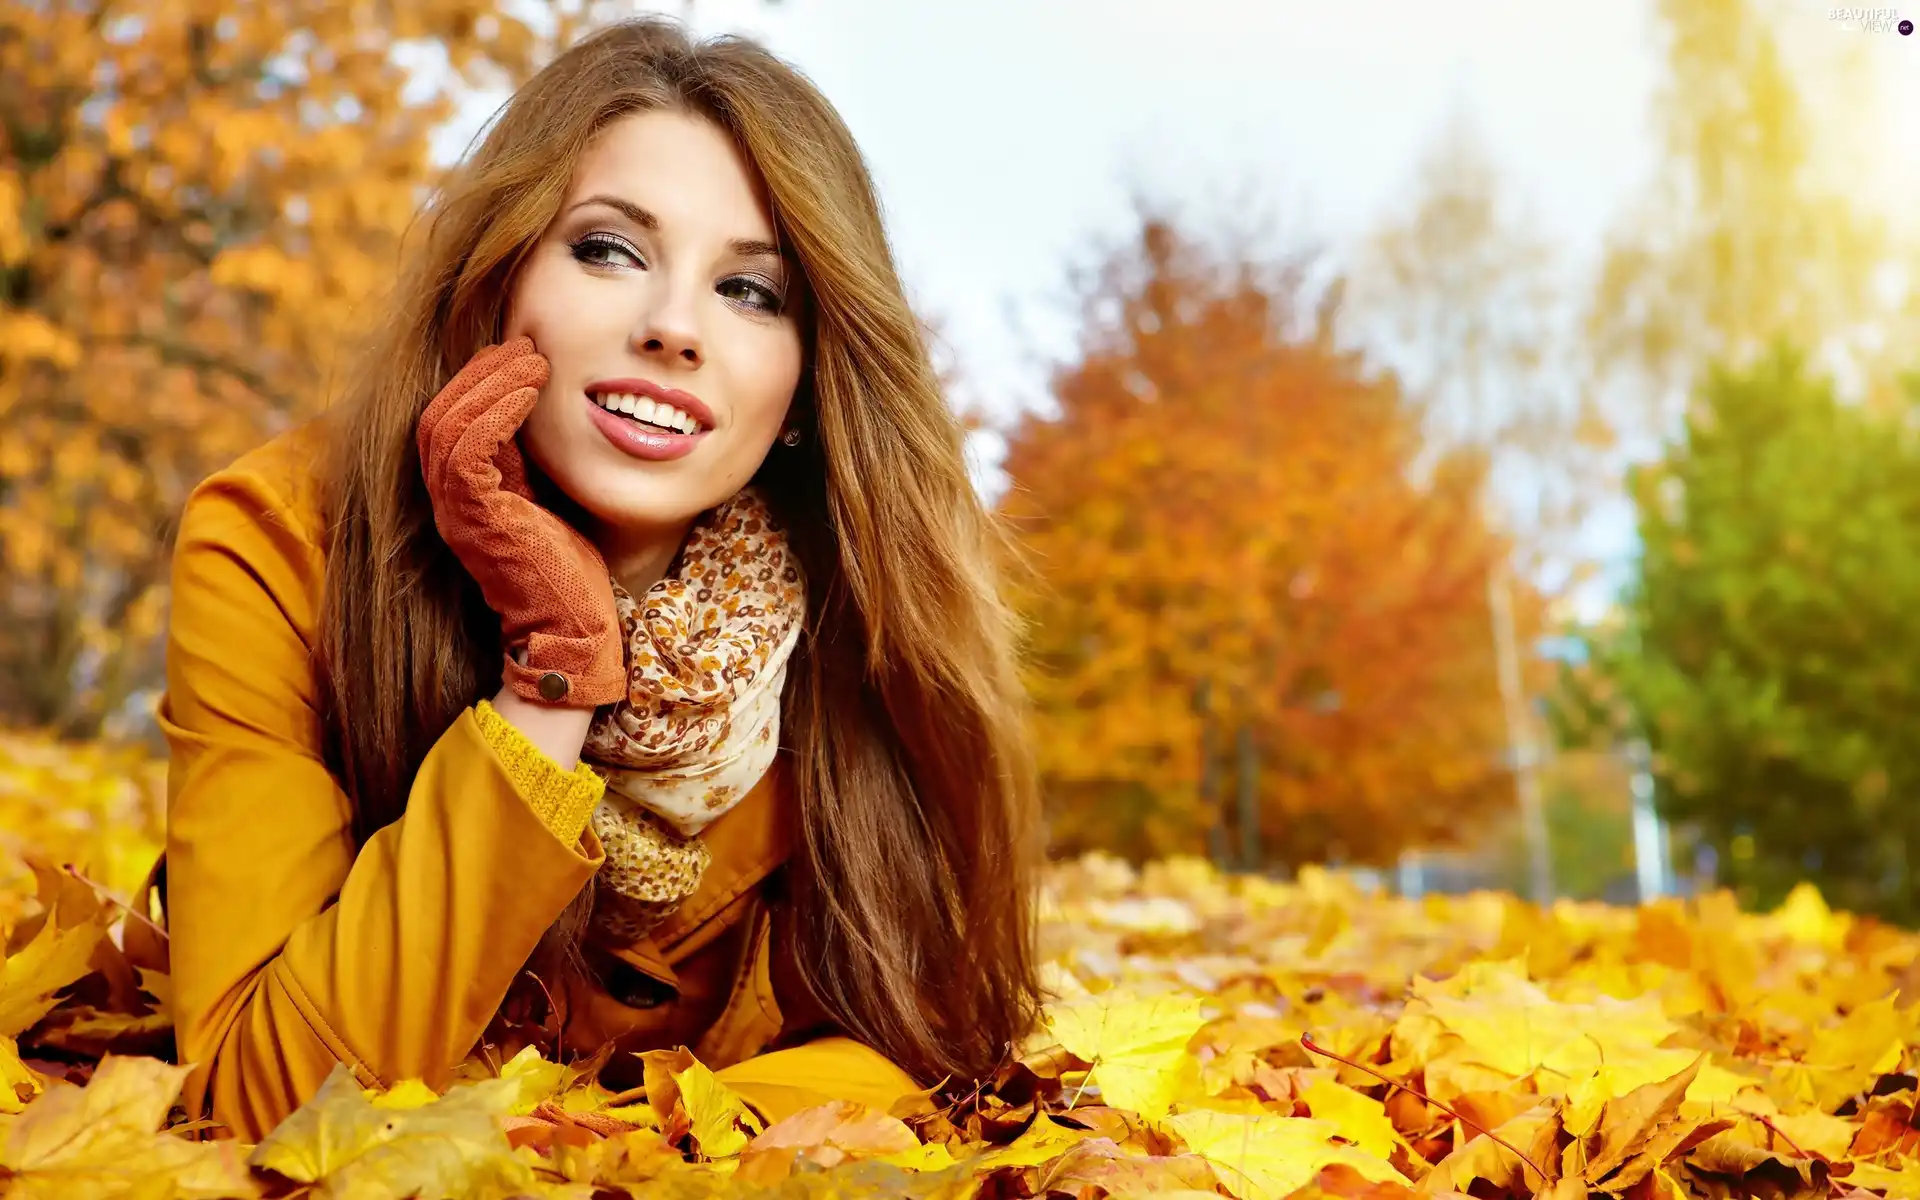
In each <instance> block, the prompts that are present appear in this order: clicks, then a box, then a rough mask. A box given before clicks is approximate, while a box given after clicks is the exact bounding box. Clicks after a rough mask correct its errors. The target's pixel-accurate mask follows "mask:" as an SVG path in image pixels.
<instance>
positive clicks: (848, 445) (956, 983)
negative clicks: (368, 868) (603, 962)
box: [318, 19, 1037, 1080]
mask: <svg viewBox="0 0 1920 1200" xmlns="http://www.w3.org/2000/svg"><path fill="white" fill-rule="evenodd" d="M655 109H672V110H678V111H684V112H691V113H696V114H700V115H703V116H705V117H707V118H709V119H711V120H713V121H714V122H716V123H717V124H718V125H719V126H720V127H721V128H722V129H724V130H725V131H727V132H728V133H729V135H730V136H732V137H733V139H734V140H735V141H736V143H737V144H738V145H739V147H740V148H741V151H742V153H743V154H744V155H745V156H746V158H747V160H748V161H749V162H750V163H752V164H753V165H754V167H755V168H756V170H757V171H758V173H759V176H760V178H761V179H762V180H763V182H764V185H765V187H766V190H767V194H768V196H769V197H770V200H771V207H772V209H773V212H774V216H775V223H776V226H777V229H778V233H779V237H780V239H781V241H782V242H783V244H785V245H786V246H788V247H790V248H791V251H792V253H793V254H794V255H795V257H796V258H797V260H798V262H799V265H800V267H801V270H802V273H803V275H804V283H805V285H806V288H807V293H808V295H809V297H810V301H811V302H810V304H809V306H808V307H809V309H810V312H811V317H810V322H809V323H810V325H811V328H810V329H809V330H808V331H807V334H806V346H807V362H808V369H807V371H806V373H805V378H804V379H803V382H802V384H801V394H800V395H799V396H798V397H796V407H795V411H796V413H798V414H800V415H801V418H802V420H803V422H804V423H805V425H806V427H807V431H808V436H807V437H806V439H805V440H804V441H803V442H802V443H801V445H800V446H799V447H791V448H790V447H785V446H777V447H775V453H773V454H772V455H769V456H768V460H767V465H766V466H765V467H764V468H763V469H762V471H761V474H760V476H759V478H758V479H757V480H756V482H758V483H759V484H761V485H762V486H763V487H764V488H765V490H766V492H767V493H768V495H769V497H770V500H771V502H772V503H773V504H774V505H775V506H776V507H777V508H778V509H779V510H780V512H781V515H782V516H783V518H784V519H785V521H786V523H787V525H788V527H789V528H790V529H791V530H792V531H793V537H794V542H795V549H796V552H797V553H798V554H800V556H801V560H802V565H803V566H804V567H805V569H806V571H807V575H808V580H809V593H810V604H809V608H810V612H809V614H808V624H809V636H808V637H806V638H805V639H803V641H802V643H801V645H800V648H799V649H798V651H797V652H796V653H795V655H794V658H793V660H792V662H791V664H790V667H789V671H788V679H787V687H786V693H785V697H784V703H785V711H784V714H783V718H782V731H783V733H784V734H785V735H786V736H785V739H784V740H785V741H786V747H785V749H786V751H787V753H788V756H789V758H788V765H789V766H790V768H791V778H792V781H793V789H792V790H793V794H794V796H795V798H796V801H797V803H796V805H795V806H794V807H795V815H794V818H793V819H794V822H795V826H796V828H795V831H794V833H795V840H794V845H795V847H796V849H795V852H794V855H793V857H792V859H791V861H790V862H789V863H788V865H787V868H786V870H787V873H788V895H789V898H790V900H789V902H790V903H791V904H792V906H793V909H794V916H795V918H796V919H795V921H794V924H793V928H794V929H795V930H796V931H797V932H796V936H798V937H799V938H800V939H802V941H803V945H802V946H801V947H800V950H801V952H800V953H799V954H797V955H796V956H795V957H796V959H797V961H798V962H799V963H800V964H801V967H802V970H803V971H804V972H805V974H806V976H807V982H808V984H809V986H810V987H811V989H812V990H813V992H814V993H815V998H816V999H817V1000H818V1001H819V1002H820V1003H821V1004H823V1005H824V1006H825V1007H826V1008H827V1010H828V1011H829V1012H830V1013H831V1014H832V1015H833V1016H834V1017H835V1018H837V1019H838V1020H839V1021H840V1022H841V1023H842V1024H843V1025H844V1027H845V1028H846V1029H847V1031H848V1032H849V1033H851V1034H852V1035H853V1036H855V1037H857V1038H860V1039H861V1040H863V1041H866V1042H868V1043H869V1044H871V1045H873V1046H874V1047H875V1048H877V1049H879V1050H880V1051H882V1052H883V1053H885V1054H887V1055H888V1056H889V1057H891V1058H892V1059H894V1060H895V1061H897V1062H898V1063H899V1064H900V1065H901V1066H902V1067H903V1068H905V1069H906V1070H907V1071H909V1072H910V1073H913V1074H915V1075H917V1076H920V1077H922V1078H924V1079H928V1080H932V1079H937V1078H939V1077H940V1076H943V1075H948V1074H951V1075H954V1076H956V1077H958V1078H962V1079H965V1078H973V1077H977V1076H978V1075H980V1074H982V1073H984V1072H986V1071H988V1070H990V1069H991V1068H992V1067H993V1065H994V1064H995V1062H996V1061H998V1060H999V1059H1000V1058H1001V1057H1002V1056H1003V1055H1004V1054H1005V1052H1006V1049H1007V1047H1008V1045H1009V1043H1011V1042H1013V1041H1014V1040H1016V1039H1017V1038H1019V1037H1020V1036H1021V1035H1022V1034H1023V1033H1024V1032H1025V1031H1026V1030H1027V1029H1028V1028H1029V1026H1030V1025H1031V1022H1032V1021H1033V1018H1034V1014H1035V1009H1036V995H1037V986H1036V978H1035V967H1034V951H1033V947H1032V940H1031V939H1032V932H1031V915H1032V910H1031V884H1032V882H1033V873H1034V867H1035V863H1036V860H1037V847H1036V845H1035V837H1036V830H1035V825H1034V816H1033V814H1034V811H1035V809H1034V803H1033V801H1034V783H1033V775H1032V764H1031V759H1030V754H1029V750H1028V746H1027V743H1026V733H1025V729H1026V725H1025V711H1024V705H1025V701H1024V697H1023V694H1022V692H1021V688H1020V685H1019V683H1018V678H1017V674H1016V671H1015V668H1014V663H1013V656H1014V651H1013V644H1014V637H1015V633H1016V631H1015V628H1014V624H1015V622H1014V618H1013V616H1012V615H1011V613H1010V611H1009V610H1008V608H1007V607H1006V606H1005V605H1004V604H1003V602H1002V600H1001V598H1000V595H999V592H998V587H997V580H996V576H995V565H994V564H995V563H996V562H997V561H1003V560H1001V559H1000V557H999V555H1000V554H1001V552H1002V550H1003V549H1004V544H1003V542H1002V541H1001V539H1002V533H1001V530H1000V527H999V526H998V524H997V523H996V522H995V521H994V519H993V517H992V516H991V514H990V513H988V512H987V511H986V509H985V508H984V506H983V505H982V503H981V502H980V500H979V498H978V497H977V495H976V493H975V492H974V490H973V488H972V486H971V483H970V481H969V479H968V477H967V472H966V469H965V466H964V459H963V456H962V449H961V447H962V440H961V439H962V433H961V429H960V426H959V423H958V421H957V420H956V418H955V417H954V415H953V414H952V412H951V411H950V410H949V409H948V407H947V406H946V404H945V402H944V401H943V399H942V397H941V394H940V390H939V388H938V386H937V383H936V379H935V374H934V371H933V369H932V367H931V364H930V362H929V358H928V354H927V349H926V345H925V342H924V341H923V338H922V331H921V327H920V325H919V324H918V322H917V321H916V319H915V317H914V314H913V313H912V311H911V310H910V308H909V306H908V304H907V302H906V299H905V296H904V292H903V289H902V287H901V284H900V281H899V276H898V273H897V271H896V269H895V266H894V263H893V260H892V255H891V252H890V250H889V248H888V246H887V242H886V237H885V234H884V231H883V229H882V225H881V219H880V211H879V205H878V203H877V202H876V199H875V196H874V192H873V185H872V181H871V179H870V178H869V176H868V174H867V170H866V167H865V164H864V162H863V161H862V158H861V156H860V152H859V150H858V148H857V147H856V146H855V145H854V143H853V139H852V137H851V136H850V135H849V133H848V132H847V130H846V127H845V126H844V125H843V124H842V122H841V120H840V118H839V116H838V114H837V113H835V112H834V110H833V108H832V106H831V105H829V104H828V103H827V101H826V100H825V98H823V97H822V96H821V95H820V94H819V92H818V91H817V90H815V88H814V87H813V86H812V84H811V83H809V82H808V81H807V80H806V79H805V78H804V77H803V76H801V75H800V74H799V73H798V72H796V71H795V70H794V69H793V68H791V67H789V66H788V65H786V64H785V63H783V62H781V61H780V60H779V59H777V58H775V57H773V56H772V55H771V54H769V53H768V52H767V51H766V50H764V49H762V48H761V47H759V46H758V45H756V44H754V43H753V42H751V41H747V40H744V39H738V38H718V39H713V40H710V41H706V42H704V43H695V42H693V41H691V40H690V39H689V38H688V37H687V35H686V34H685V33H684V32H683V31H682V30H681V28H680V27H679V26H678V25H677V24H675V23H672V22H669V21H664V20H659V19H648V20H637V21H631V22H624V23H621V24H618V25H614V26H611V27H609V28H606V29H603V30H601V31H600V32H598V33H596V34H594V35H593V36H591V37H589V38H587V39H585V40H583V41H581V42H580V43H578V44H576V45H574V46H573V47H572V48H570V49H568V50H567V51H566V52H564V53H563V54H561V55H560V56H559V57H558V58H556V59H555V60H554V61H553V62H552V63H551V64H550V65H548V66H547V67H546V68H545V69H544V70H542V71H541V72H540V73H539V74H538V75H536V76H535V77H534V78H533V79H532V80H531V81H529V82H528V83H527V84H526V85H525V86H524V87H522V88H521V89H520V90H519V91H518V92H517V93H516V94H515V95H514V97H513V99H512V100H511V101H510V102H509V103H508V104H507V106H506V107H505V109H504V110H503V111H502V112H501V114H500V115H499V117H498V119H497V120H496V122H495V123H494V124H493V126H492V127H491V129H490V131H489V132H488V133H487V135H486V137H485V138H484V140H483V141H482V142H481V144H480V145H479V146H478V148H477V149H476V150H474V151H473V152H472V153H471V154H470V156H469V157H468V159H467V160H466V161H465V162H464V163H463V164H462V165H461V166H460V167H459V168H458V169H456V170H455V171H454V172H453V173H452V174H451V176H450V178H449V180H448V181H447V182H446V184H445V185H444V186H443V187H442V188H441V189H440V191H439V193H438V195H437V196H436V197H435V198H434V200H433V201H432V203H431V204H430V205H429V207H428V209H427V211H426V212H425V213H424V214H423V217H422V220H423V222H424V226H425V228H424V241H422V242H421V243H420V244H419V245H418V246H417V248H416V249H415V250H414V251H413V252H412V253H411V254H410V255H409V257H408V261H407V264H406V267H405V270H404V271H403V273H402V275H401V277H400V280H399V283H398V286H397V287H396V289H395V292H394V295H393V298H392V301H391V304H390V308H389V310H388V311H387V313H386V314H385V320H384V321H383V322H382V323H381V324H380V326H379V327H378V328H377V331H376V332H375V334H374V335H373V342H372V344H371V345H370V346H368V347H367V353H366V354H365V355H364V357H363V359H362V365H361V368H360V371H359V373H358V375H357V376H356V377H355V378H354V379H353V380H352V381H351V382H350V384H349V388H348V391H347V393H346V394H345V395H344V396H343V401H342V403H341V404H339V405H337V406H336V407H335V408H334V409H332V410H330V413H329V426H330V441H329V459H328V463H327V467H326V476H327V478H326V487H325V497H326V498H325V501H324V503H325V505H326V511H327V517H328V531H329V532H328V546H327V572H326V575H327V585H326V595H325V599H324V607H323V614H322V618H321V625H322V641H321V644H320V647H319V650H318V660H319V676H320V680H321V721H322V729H323V731H324V739H325V747H326V756H327V759H328V762H329V765H330V767H331V768H332V769H333V770H334V772H335V774H336V776H337V777H338V778H339V779H340V780H341V782H342V785H343V787H345V789H346V790H347V792H348V794H349V795H350V796H351V797H352V799H353V802H354V805H355V813H356V834H357V836H358V837H359V838H360V839H361V840H362V841H364V840H365V839H366V838H367V837H368V836H370V835H371V834H372V833H373V832H374V831H375V830H377V829H379V828H381V827H382V826H384V825H386V824H388V823H389V822H391V821H393V820H395V819H396V818H397V817H399V815H400V814H401V812H402V811H403V810H404V808H405V807H406V797H407V793H408V790H409V788H410V787H411V784H412V781H413V778H414V775H415V773H416V772H417V771H418V769H419V766H420V763H421V760H422V759H423V758H424V757H425V756H426V753H427V751H428V749H429V747H431V746H432V744H433V743H434V741H435V740H437V739H438V738H439V737H440V735H441V734H442V733H443V732H444V731H445V730H446V729H447V727H448V726H449V725H450V724H451V723H452V722H453V721H454V719H455V718H456V717H458V715H459V714H460V712H461V711H462V710H463V709H465V708H466V707H467V706H468V705H470V704H472V703H474V702H475V700H476V699H478V698H479V697H481V696H483V695H486V694H488V693H489V692H490V691H491V690H493V689H495V688H497V687H498V685H499V679H500V661H501V655H500V643H499V622H498V620H497V619H496V618H495V617H494V616H493V615H492V614H491V613H489V612H488V611H487V609H486V606H485V604H484V603H483V602H482V600H481V598H480V595H479V592H478V589H477V587H476V586H475V585H474V583H473V581H472V579H471V577H470V576H468V575H467V573H466V572H465V570H464V569H463V568H462V567H461V566H460V564H459V562H458V561H457V560H456V559H455V558H454V557H453V555H452V553H451V552H450V551H449V550H448V549H447V547H446V545H445V544H444V543H443V542H442V541H441V540H440V538H439V535H438V533H437V532H436V531H435V529H434V524H433V518H432V512H431V509H430V505H429V500H428V497H427V493H426V490H425V487H424V485H423V484H422V481H421V477H420V465H419V460H418V452H417V450H416V447H415V443H414V427H415V424H416V422H417V421H418V419H419V416H420V413H421V411H422V410H423V409H424V408H425V406H426V404H427V402H428V401H429V400H430V399H431V398H432V397H433V395H434V394H435V392H436V391H438V389H439V388H440V387H441V386H442V385H443V384H444V383H445V382H446V381H447V380H448V379H449V378H450V377H451V376H452V374H453V373H454V371H456V370H457V369H458V368H459V367H460V365H461V364H462V363H464V362H465V361H466V359H467V358H468V357H469V356H470V355H471V354H472V353H473V352H474V351H475V350H477V349H479V348H480V347H481V346H483V345H485V344H487V343H489V342H491V341H494V340H496V339H497V338H498V336H499V333H500V327H501V319H502V312H503V308H504V298H505V296H506V294H507V288H508V284H509V281H510V279H511V278H512V275H513V271H514V269H515V268H516V266H517V265H518V264H519V262H520V261H521V260H522V259H523V257H524V256H525V255H526V254H527V253H528V251H529V250H530V248H531V247H532V246H533V245H534V244H535V243H536V242H537V240H538V239H539V238H540V236H541V235H542V233H543V232H544V230H545V229H546V227H547V225H548V223H549V221H550V220H551V219H552V217H553V216H554V214H555V213H556V212H557V211H558V210H559V206H560V205H561V203H562V202H563V201H564V198H565V195H566V191H567V189H568V187H569V185H570V183H571V177H572V173H573V170H574V165H575V164H576V163H577V162H578V161H579V158H580V156H581V154H582V153H583V152H584V150H585V149H586V148H587V146H588V144H589V143H590V141H591V139H592V138H593V137H594V135H595V134H596V133H597V132H598V131H599V130H600V129H601V128H603V127H604V126H605V125H606V124H607V123H608V122H610V121H612V120H614V119H616V118H618V117H620V116H623V115H626V114H628V113H634V112H640V111H647V110H655ZM576 907H577V906H576Z"/></svg>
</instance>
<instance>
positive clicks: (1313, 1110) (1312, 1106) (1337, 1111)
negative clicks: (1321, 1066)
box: [1301, 1079, 1401, 1159]
mask: <svg viewBox="0 0 1920 1200" xmlns="http://www.w3.org/2000/svg"><path fill="white" fill-rule="evenodd" d="M1301 1098H1302V1099H1304V1100H1305V1101H1306V1102H1307V1111H1308V1112H1309V1113H1310V1114H1312V1116H1313V1119H1314V1120H1316V1121H1325V1122H1326V1123H1327V1124H1329V1125H1331V1126H1333V1127H1334V1130H1335V1131H1336V1132H1338V1133H1339V1135H1340V1136H1341V1137H1343V1138H1345V1139H1347V1140H1348V1141H1350V1142H1352V1143H1353V1144H1354V1145H1356V1146H1358V1147H1360V1148H1361V1149H1362V1150H1365V1151H1366V1152H1367V1153H1368V1154H1371V1155H1373V1156H1374V1157H1376V1158H1383V1159H1384V1158H1388V1157H1391V1156H1392V1154H1393V1148H1394V1146H1395V1145H1397V1144H1400V1141H1401V1138H1400V1132H1399V1130H1397V1129H1395V1128H1394V1127H1393V1122H1392V1121H1391V1120H1390V1119H1388V1117H1387V1108H1386V1105H1384V1104H1382V1103H1380V1102H1379V1101H1378V1100H1375V1099H1374V1098H1373V1097H1371V1096H1363V1095H1361V1094H1360V1093H1359V1092H1356V1091H1354V1090H1353V1089H1352V1088H1350V1087H1342V1086H1340V1085H1339V1084H1337V1083H1334V1082H1332V1081H1331V1080H1326V1079H1316V1080H1314V1081H1313V1082H1312V1083H1309V1084H1308V1085H1307V1086H1306V1090H1305V1091H1304V1092H1302V1093H1301Z"/></svg>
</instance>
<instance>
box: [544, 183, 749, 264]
mask: <svg viewBox="0 0 1920 1200" xmlns="http://www.w3.org/2000/svg"><path fill="white" fill-rule="evenodd" d="M590 204H603V205H605V206H606V207H608V208H611V209H614V210H615V211H617V212H619V213H620V214H622V215H623V216H625V217H626V218H627V220H629V221H632V222H633V223H634V224H635V225H638V226H639V227H640V228H642V229H646V230H658V229H659V228H660V218H659V217H656V216H654V215H653V214H652V213H650V212H648V211H647V210H646V209H644V208H641V207H640V206H639V205H638V204H635V203H633V202H632V201H631V200H622V199H621V198H620V197H618V196H608V195H605V194H601V195H597V196H588V197H587V198H586V199H585V200H582V201H581V202H580V203H578V204H576V205H574V206H573V208H570V209H568V210H567V211H568V212H573V211H574V210H575V209H581V208H585V207H587V206H588V205H590ZM727 249H728V250H730V251H732V252H733V253H734V254H737V255H739V256H740V257H741V258H785V257H786V256H785V255H784V254H782V253H781V252H780V247H779V246H777V245H775V244H774V243H772V242H766V241H761V240H760V239H759V238H734V239H733V240H732V241H730V242H728V243H727Z"/></svg>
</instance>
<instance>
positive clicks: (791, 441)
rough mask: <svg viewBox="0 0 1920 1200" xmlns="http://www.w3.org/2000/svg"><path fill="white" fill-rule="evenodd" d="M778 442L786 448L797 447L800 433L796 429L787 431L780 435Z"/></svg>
mask: <svg viewBox="0 0 1920 1200" xmlns="http://www.w3.org/2000/svg"><path fill="white" fill-rule="evenodd" d="M780 441H781V442H782V443H783V444H785V445H788V446H798V445H799V444H800V431H799V430H798V429H789V430H787V431H786V432H785V433H783V434H781V435H780Z"/></svg>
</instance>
